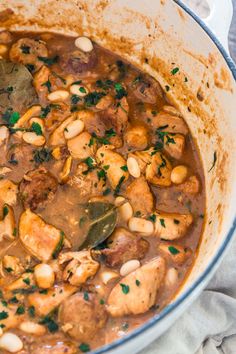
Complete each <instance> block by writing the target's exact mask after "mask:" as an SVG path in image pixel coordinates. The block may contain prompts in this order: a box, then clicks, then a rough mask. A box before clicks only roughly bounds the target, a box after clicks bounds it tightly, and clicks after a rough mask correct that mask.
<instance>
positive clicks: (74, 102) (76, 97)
mask: <svg viewBox="0 0 236 354" xmlns="http://www.w3.org/2000/svg"><path fill="white" fill-rule="evenodd" d="M70 100H71V104H77V103H78V102H79V101H81V98H80V97H79V96H78V95H72V96H71V99H70Z"/></svg>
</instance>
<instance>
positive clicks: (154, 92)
mask: <svg viewBox="0 0 236 354" xmlns="http://www.w3.org/2000/svg"><path fill="white" fill-rule="evenodd" d="M132 89H133V90H134V91H133V92H134V95H135V96H136V97H137V98H138V99H139V100H141V101H142V102H145V103H150V104H155V103H156V102H157V99H158V97H159V98H162V97H163V93H162V89H161V86H160V84H159V83H158V82H157V81H156V80H154V79H152V78H147V77H146V76H144V77H140V78H139V80H137V82H136V83H134V85H133V86H132Z"/></svg>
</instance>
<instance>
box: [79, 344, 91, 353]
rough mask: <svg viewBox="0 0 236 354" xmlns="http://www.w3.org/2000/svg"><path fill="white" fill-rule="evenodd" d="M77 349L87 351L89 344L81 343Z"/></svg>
mask: <svg viewBox="0 0 236 354" xmlns="http://www.w3.org/2000/svg"><path fill="white" fill-rule="evenodd" d="M79 350H80V351H81V352H82V353H87V352H89V351H90V346H89V345H88V344H87V343H81V344H80V345H79Z"/></svg>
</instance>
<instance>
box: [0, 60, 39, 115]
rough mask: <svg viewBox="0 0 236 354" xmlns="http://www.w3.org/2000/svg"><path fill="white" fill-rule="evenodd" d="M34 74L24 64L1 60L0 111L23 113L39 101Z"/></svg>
mask: <svg viewBox="0 0 236 354" xmlns="http://www.w3.org/2000/svg"><path fill="white" fill-rule="evenodd" d="M32 81H33V76H32V75H31V73H30V72H29V70H28V69H27V68H26V67H25V66H24V65H22V64H19V63H12V62H10V61H6V60H4V59H1V60H0V113H4V112H5V111H7V110H12V111H15V112H19V113H21V112H22V111H25V110H26V109H27V108H28V107H30V106H32V105H33V104H35V103H37V102H38V96H37V93H36V91H35V89H34V87H33V84H32Z"/></svg>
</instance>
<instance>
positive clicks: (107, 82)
mask: <svg viewBox="0 0 236 354" xmlns="http://www.w3.org/2000/svg"><path fill="white" fill-rule="evenodd" d="M113 83H114V82H113V81H112V80H105V81H102V80H97V81H96V86H97V87H99V88H101V89H103V90H109V89H110V88H111V87H112V85H113Z"/></svg>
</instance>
